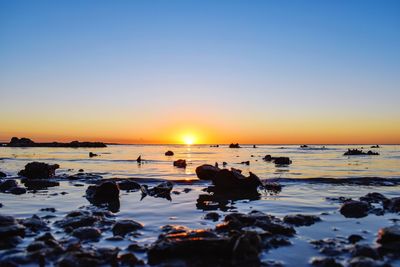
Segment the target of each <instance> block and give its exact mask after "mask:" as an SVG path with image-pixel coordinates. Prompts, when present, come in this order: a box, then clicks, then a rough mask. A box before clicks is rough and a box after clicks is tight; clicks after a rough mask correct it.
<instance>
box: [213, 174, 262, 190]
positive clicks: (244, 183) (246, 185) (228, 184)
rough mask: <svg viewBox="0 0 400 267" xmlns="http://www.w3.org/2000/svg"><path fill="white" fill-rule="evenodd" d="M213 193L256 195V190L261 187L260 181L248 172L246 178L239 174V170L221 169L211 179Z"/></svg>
mask: <svg viewBox="0 0 400 267" xmlns="http://www.w3.org/2000/svg"><path fill="white" fill-rule="evenodd" d="M212 182H213V184H214V189H213V190H214V191H219V192H220V193H221V192H222V193H233V194H235V193H253V194H258V192H257V188H258V187H259V186H261V185H262V183H261V181H260V179H259V178H258V177H257V176H256V175H255V174H253V173H252V172H250V175H249V176H248V177H246V176H244V175H242V174H241V171H240V170H236V169H233V168H232V169H231V170H227V169H222V170H220V171H219V172H218V173H217V176H216V177H215V178H214V179H212Z"/></svg>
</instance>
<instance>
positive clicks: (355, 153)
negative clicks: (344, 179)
mask: <svg viewBox="0 0 400 267" xmlns="http://www.w3.org/2000/svg"><path fill="white" fill-rule="evenodd" d="M343 155H344V156H360V155H367V156H378V155H379V153H378V152H373V151H371V150H369V151H368V152H364V151H362V150H359V149H348V150H347V152H345V153H344V154H343Z"/></svg>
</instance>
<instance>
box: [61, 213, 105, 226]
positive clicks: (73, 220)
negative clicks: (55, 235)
mask: <svg viewBox="0 0 400 267" xmlns="http://www.w3.org/2000/svg"><path fill="white" fill-rule="evenodd" d="M99 219H100V218H99V216H94V215H93V214H91V213H90V212H83V211H73V212H70V213H68V214H67V215H66V216H65V217H64V218H63V219H62V220H59V221H56V222H55V223H54V224H55V225H56V226H57V227H61V228H64V229H67V228H69V229H76V228H79V227H84V226H93V224H94V223H95V222H97V221H99Z"/></svg>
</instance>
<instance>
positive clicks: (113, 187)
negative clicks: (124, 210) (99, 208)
mask: <svg viewBox="0 0 400 267" xmlns="http://www.w3.org/2000/svg"><path fill="white" fill-rule="evenodd" d="M86 198H87V199H88V200H89V201H91V202H93V203H108V202H114V201H119V187H118V185H117V184H116V183H115V182H112V181H107V182H103V183H101V184H100V185H91V186H89V187H88V188H87V190H86Z"/></svg>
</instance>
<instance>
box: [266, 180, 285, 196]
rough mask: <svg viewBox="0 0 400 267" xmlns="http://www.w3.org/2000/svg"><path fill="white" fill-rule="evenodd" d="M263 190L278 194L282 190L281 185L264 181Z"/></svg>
mask: <svg viewBox="0 0 400 267" xmlns="http://www.w3.org/2000/svg"><path fill="white" fill-rule="evenodd" d="M263 187H264V189H265V190H267V191H269V192H270V193H273V194H278V193H279V192H281V191H282V185H281V184H279V183H275V182H266V183H264V184H263Z"/></svg>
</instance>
